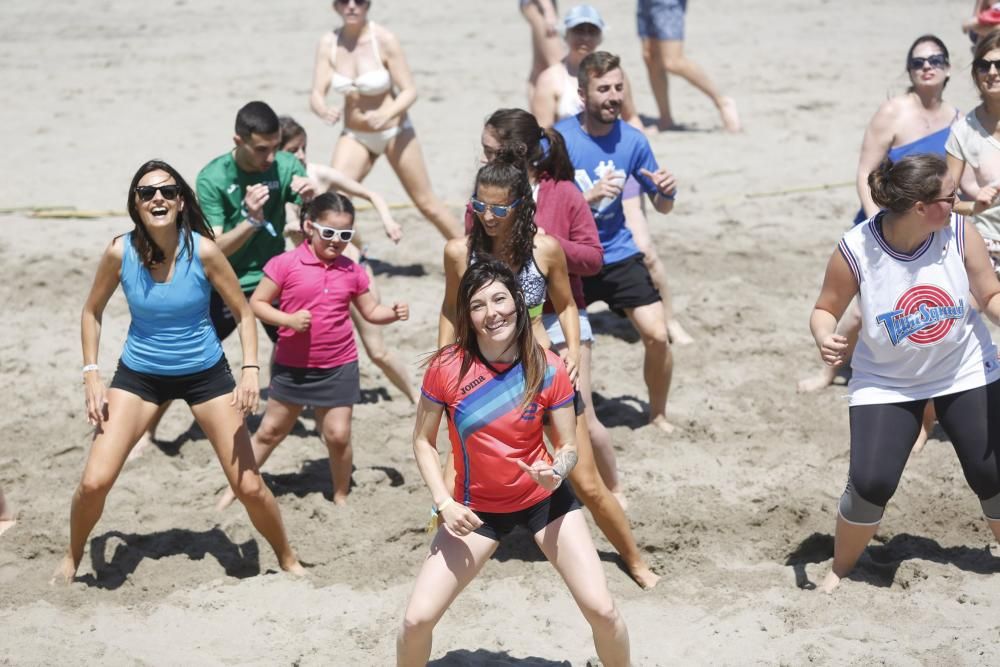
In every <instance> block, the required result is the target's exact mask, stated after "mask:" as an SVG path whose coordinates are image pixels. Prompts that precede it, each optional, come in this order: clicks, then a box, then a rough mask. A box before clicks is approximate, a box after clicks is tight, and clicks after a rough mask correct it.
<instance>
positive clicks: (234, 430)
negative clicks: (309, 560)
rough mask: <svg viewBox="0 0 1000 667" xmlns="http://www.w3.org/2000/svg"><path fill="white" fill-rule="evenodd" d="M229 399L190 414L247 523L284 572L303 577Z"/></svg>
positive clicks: (225, 397) (215, 400)
mask: <svg viewBox="0 0 1000 667" xmlns="http://www.w3.org/2000/svg"><path fill="white" fill-rule="evenodd" d="M230 400H231V396H230V395H229V394H225V395H223V396H219V397H217V398H213V399H212V400H210V401H205V402H204V403H199V404H197V405H192V406H191V412H192V413H193V414H194V418H195V420H196V421H197V422H198V426H200V427H201V430H202V431H203V432H204V433H205V435H206V436H208V440H209V442H211V443H212V448H213V449H214V450H215V455H216V456H217V457H218V458H219V463H220V464H221V465H222V470H223V471H224V472H225V473H226V479H227V480H229V486H231V487H232V488H233V491H234V492H235V493H236V497H237V498H238V499H239V501H240V502H241V503H243V506H244V507H245V508H246V510H247V514H248V515H249V516H250V522H251V523H252V524H253V525H254V528H256V529H257V531H258V532H259V533H260V534H261V535H262V536H263V537H264V539H265V540H267V542H268V544H270V545H271V548H272V549H274V555H275V556H276V557H277V558H278V565H279V566H280V567H281V569H282V570H285V571H286V572H291V573H293V574H299V575H303V574H305V570H303V569H302V566H301V565H300V564H299V560H298V558H296V556H295V552H294V551H292V547H291V545H290V544H289V543H288V537H287V536H286V535H285V525H284V523H283V522H282V520H281V511H280V510H279V509H278V503H277V501H275V499H274V496H273V495H271V490H270V489H268V488H267V485H266V484H264V480H263V479H262V478H261V476H260V471H259V469H258V468H257V462H256V461H255V460H254V452H253V446H252V445H251V444H250V432H249V431H247V427H246V424H244V423H243V417H242V416H241V415H240V414H239V412H237V410H236V408H235V407H233V406H232V405H230Z"/></svg>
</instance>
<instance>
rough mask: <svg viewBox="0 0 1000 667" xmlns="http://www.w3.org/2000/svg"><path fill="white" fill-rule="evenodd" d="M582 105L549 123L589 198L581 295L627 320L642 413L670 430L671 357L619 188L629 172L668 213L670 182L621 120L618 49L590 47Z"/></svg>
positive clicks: (674, 189) (643, 139)
mask: <svg viewBox="0 0 1000 667" xmlns="http://www.w3.org/2000/svg"><path fill="white" fill-rule="evenodd" d="M578 80H579V81H578V82H579V85H580V93H581V95H583V96H584V108H583V111H582V112H581V113H580V114H579V115H578V116H571V117H569V118H564V119H563V120H561V121H559V122H558V123H556V125H555V129H556V131H558V132H559V133H560V134H561V135H562V136H563V138H564V139H565V140H566V148H567V150H568V152H569V157H570V162H572V163H573V167H574V169H575V180H576V185H577V187H578V188H580V190H582V191H583V196H584V198H585V199H586V200H587V202H588V203H589V204H590V209H591V211H592V212H593V214H594V221H595V222H596V223H597V235H598V238H599V239H600V241H601V245H602V246H603V248H604V265H603V266H602V267H601V270H600V272H599V273H598V274H597V275H594V276H587V277H585V278H584V279H583V294H584V300H585V301H586V303H587V304H588V305H589V304H591V303H593V302H595V301H604V302H606V303H607V304H608V306H609V307H610V308H611V309H612V310H613V311H614V312H616V313H618V314H619V315H624V316H626V317H628V319H629V320H630V321H631V322H632V324H633V325H634V326H635V328H636V329H637V330H638V331H639V335H640V336H641V337H642V342H643V345H644V346H645V348H646V349H645V361H644V364H643V377H644V379H645V381H646V387H647V389H648V390H649V421H650V423H652V424H655V425H657V426H659V427H660V428H662V429H663V430H665V431H667V432H670V431H673V426H671V425H670V423H669V422H668V421H667V416H666V410H667V394H668V393H669V391H670V378H671V375H672V373H673V358H672V356H671V353H670V340H669V336H668V334H667V323H666V318H665V317H664V312H663V305H662V303H661V299H660V293H659V291H658V290H657V289H656V286H655V285H654V284H653V279H652V277H651V276H650V274H649V269H647V268H646V264H645V262H644V261H643V256H642V252H640V251H639V248H638V247H637V246H636V244H635V241H634V240H633V238H632V233H631V232H630V231H629V229H628V227H627V226H626V225H625V214H624V212H623V210H622V189H623V186H624V185H625V180H626V179H627V178H628V177H629V176H632V177H633V178H634V179H635V180H636V181H637V182H638V183H639V185H640V187H641V188H642V190H643V191H644V192H645V193H646V194H647V195H649V197H650V198H651V200H652V204H653V208H655V209H656V210H657V211H659V212H660V213H669V212H670V211H671V210H673V207H674V196H675V195H676V192H677V186H676V184H675V181H674V176H673V174H671V173H670V172H669V171H667V170H666V169H661V168H660V166H659V165H658V164H657V162H656V158H655V157H653V151H652V149H651V148H650V146H649V142H648V141H647V140H646V137H645V136H644V135H643V133H642V132H640V131H639V130H637V129H635V128H634V127H631V126H630V125H628V124H626V123H625V122H623V121H622V120H621V109H622V100H623V96H624V90H625V83H624V75H623V74H622V69H621V64H620V61H619V59H618V56H615V55H612V54H610V53H608V52H607V51H597V52H595V53H592V54H590V55H589V56H587V57H586V58H584V59H583V61H582V62H581V63H580V72H579V75H578Z"/></svg>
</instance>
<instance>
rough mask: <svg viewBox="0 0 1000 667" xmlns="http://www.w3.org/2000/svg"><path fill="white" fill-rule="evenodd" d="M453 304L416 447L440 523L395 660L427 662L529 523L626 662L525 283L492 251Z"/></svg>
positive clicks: (612, 661) (561, 393)
mask: <svg viewBox="0 0 1000 667" xmlns="http://www.w3.org/2000/svg"><path fill="white" fill-rule="evenodd" d="M489 168H490V167H486V169H489ZM488 173H489V172H488ZM519 194H520V193H519ZM529 194H530V193H529ZM484 196H488V195H486V194H484ZM491 198H492V197H491ZM527 203H528V204H529V206H530V204H531V202H530V201H529V202H527ZM487 224H489V223H487ZM455 307H456V312H455V316H454V318H453V320H452V323H453V325H454V328H455V337H454V342H453V343H450V344H448V345H445V346H443V347H442V348H441V349H440V350H438V352H437V353H436V354H435V355H434V356H433V357H432V358H431V360H430V362H429V363H428V366H427V372H426V373H425V374H424V380H423V387H422V390H421V391H422V394H423V396H422V397H421V398H420V402H419V403H418V404H417V420H416V426H415V428H414V431H413V453H414V456H415V457H416V459H417V466H418V467H419V468H420V474H421V475H422V476H423V478H424V482H425V483H426V484H427V487H428V489H429V490H430V492H431V498H432V499H433V502H434V504H435V506H436V508H437V513H438V516H439V518H440V519H441V524H440V525H439V527H438V530H437V534H436V535H435V536H434V541H433V543H432V544H431V547H430V552H429V553H428V555H427V556H426V558H425V559H424V562H423V564H422V565H421V568H420V572H419V574H418V575H417V581H416V583H415V584H414V587H413V592H412V593H411V595H410V599H409V602H408V603H407V606H406V612H405V615H404V619H403V627H402V629H401V630H400V633H399V638H398V641H397V644H396V646H397V648H396V664H397V665H401V666H411V665H412V666H416V665H421V666H422V665H426V664H427V661H428V660H429V659H430V655H431V641H432V634H433V631H434V626H435V625H436V624H437V622H438V621H439V620H440V619H441V617H442V616H443V615H444V613H445V611H447V609H448V606H449V605H450V604H451V602H452V600H454V599H455V597H456V596H457V595H458V594H459V593H460V592H461V591H462V589H463V588H465V587H466V586H467V585H468V584H469V582H470V581H472V579H473V578H474V577H475V576H476V574H478V573H479V571H480V569H482V567H483V565H485V564H486V561H488V560H489V559H490V556H492V554H493V552H494V551H496V548H497V545H498V543H499V540H500V539H501V538H502V537H503V536H504V535H506V534H508V533H510V531H511V530H513V529H514V528H516V527H517V526H524V527H526V528H528V529H529V530H530V531H531V532H532V534H533V535H534V538H535V542H536V543H537V544H538V546H539V548H541V550H542V553H544V554H545V557H546V558H547V559H548V560H549V562H551V563H552V565H553V566H555V568H556V570H558V572H559V574H560V575H561V576H562V578H563V580H564V581H565V582H566V585H567V587H568V588H569V589H570V592H571V593H572V595H573V599H574V600H575V601H576V603H577V605H578V606H579V608H580V611H582V612H583V615H584V617H585V618H586V619H587V622H588V623H589V624H590V626H591V629H592V631H593V636H594V644H595V646H596V648H597V654H598V656H599V658H600V659H601V664H603V665H606V666H607V667H615V666H621V667H624V666H625V665H628V664H629V640H628V630H627V629H626V627H625V622H624V620H623V619H622V617H621V615H620V614H619V612H618V609H617V608H616V606H615V603H614V600H613V599H612V598H611V594H610V592H609V591H608V585H607V580H606V579H605V576H604V570H603V568H602V567H601V562H600V560H599V559H598V557H597V552H596V551H595V549H594V544H593V542H592V541H591V537H590V531H589V529H588V527H587V523H586V520H585V519H584V517H583V513H582V512H580V511H579V508H580V506H579V503H577V501H576V498H575V497H574V495H573V491H572V490H571V489H570V488H569V486H568V485H566V484H563V481H564V480H565V479H566V478H567V476H570V475H571V473H572V471H573V470H574V469H575V466H577V465H578V464H577V456H578V452H577V449H576V447H575V443H574V438H573V432H574V427H573V421H574V419H573V398H574V392H573V385H572V383H571V382H570V379H569V376H568V374H567V372H566V369H565V366H564V364H563V362H562V360H561V359H560V358H559V357H558V356H557V355H556V354H554V353H553V352H547V351H546V350H544V349H543V347H542V346H541V345H539V344H538V343H537V342H536V341H535V340H534V336H533V335H532V329H533V327H532V324H531V321H532V317H531V315H529V314H528V309H529V305H528V302H527V300H526V298H525V295H524V294H522V290H521V281H520V280H518V279H517V278H516V277H515V276H514V274H513V273H512V271H511V269H510V268H509V267H508V266H507V265H506V264H504V263H502V262H498V261H495V260H492V259H485V258H483V259H481V260H480V261H479V262H477V263H476V264H473V265H472V266H470V267H469V268H468V270H467V271H465V273H464V275H463V276H462V279H461V281H460V282H459V284H458V286H457V292H456V299H455ZM443 415H444V416H446V418H447V420H448V435H449V439H450V440H451V450H452V454H453V456H454V457H455V460H457V461H459V462H460V464H461V465H459V473H458V477H457V478H456V480H455V483H454V484H452V485H449V484H448V483H446V481H445V480H444V478H443V477H442V475H441V465H440V458H439V455H438V450H437V445H436V442H437V434H438V427H439V425H440V423H441V417H442V416H443ZM543 433H544V434H546V435H548V436H549V439H550V440H551V442H552V447H553V451H554V455H553V456H550V455H549V453H548V452H547V451H546V448H545V443H544V441H543V438H542V436H543Z"/></svg>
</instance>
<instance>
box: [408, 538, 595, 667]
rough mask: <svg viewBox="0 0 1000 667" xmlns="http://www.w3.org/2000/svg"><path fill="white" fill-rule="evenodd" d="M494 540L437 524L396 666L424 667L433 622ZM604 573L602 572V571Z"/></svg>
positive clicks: (415, 587) (491, 548) (491, 549)
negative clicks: (460, 534)
mask: <svg viewBox="0 0 1000 667" xmlns="http://www.w3.org/2000/svg"><path fill="white" fill-rule="evenodd" d="M496 548H497V542H496V541H495V540H491V539H490V538H488V537H484V536H483V535H479V534H478V533H469V534H468V535H466V536H464V537H458V536H456V535H453V534H452V533H450V532H449V531H448V529H447V528H445V527H443V526H442V527H440V528H438V532H437V535H435V537H434V541H433V542H432V543H431V551H430V554H428V556H427V559H426V560H425V561H424V564H423V565H422V566H421V568H420V573H419V574H417V581H416V583H415V584H414V585H413V592H412V593H411V594H410V600H409V602H408V603H407V604H406V612H405V614H404V615H403V627H402V628H401V629H400V631H399V635H398V637H397V639H396V664H397V665H398V666H399V667H411V666H412V667H417V666H419V667H424V665H426V664H427V661H428V660H430V657H431V639H432V636H433V633H434V626H435V625H437V622H438V621H439V620H441V617H442V616H443V615H444V612H445V611H447V609H448V607H449V606H450V605H451V603H452V602H453V601H454V600H455V598H456V597H458V594H459V593H461V592H462V589H464V588H465V587H466V586H467V585H468V584H469V582H470V581H472V580H473V579H474V578H475V576H476V575H477V574H479V571H480V570H481V569H482V567H483V565H484V564H485V563H486V561H488V560H489V559H490V556H492V555H493V552H494V551H496ZM602 574H603V573H602Z"/></svg>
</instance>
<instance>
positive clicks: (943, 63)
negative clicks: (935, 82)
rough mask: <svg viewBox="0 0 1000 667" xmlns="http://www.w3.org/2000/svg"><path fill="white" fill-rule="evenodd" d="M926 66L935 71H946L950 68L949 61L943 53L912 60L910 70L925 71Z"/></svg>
mask: <svg viewBox="0 0 1000 667" xmlns="http://www.w3.org/2000/svg"><path fill="white" fill-rule="evenodd" d="M925 64H926V65H930V66H931V67H933V68H934V69H944V68H945V67H947V66H948V59H947V58H945V57H944V54H943V53H935V54H934V55H933V56H927V57H926V58H921V57H920V56H913V57H912V58H910V69H923V68H924V65H925Z"/></svg>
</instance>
